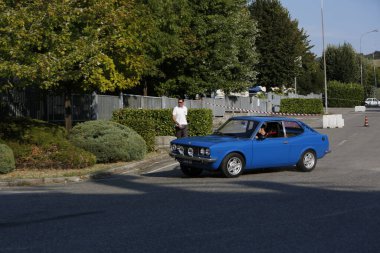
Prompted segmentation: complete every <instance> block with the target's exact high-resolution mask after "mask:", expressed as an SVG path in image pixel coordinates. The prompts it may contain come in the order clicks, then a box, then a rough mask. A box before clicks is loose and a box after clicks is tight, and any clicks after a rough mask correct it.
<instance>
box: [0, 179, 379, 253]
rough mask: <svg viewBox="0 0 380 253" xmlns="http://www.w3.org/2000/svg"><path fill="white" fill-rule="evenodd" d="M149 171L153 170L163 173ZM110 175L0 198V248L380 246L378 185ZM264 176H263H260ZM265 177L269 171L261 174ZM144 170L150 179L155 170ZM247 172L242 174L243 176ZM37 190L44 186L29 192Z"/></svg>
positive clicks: (221, 249)
mask: <svg viewBox="0 0 380 253" xmlns="http://www.w3.org/2000/svg"><path fill="white" fill-rule="evenodd" d="M165 173H167V172H162V173H157V175H158V176H167V175H166V174H165ZM174 173H175V175H174V174H173V175H171V176H169V178H168V179H167V180H166V181H165V183H163V182H162V181H152V180H149V178H147V177H139V176H131V175H120V176H118V177H117V178H110V179H105V180H96V181H94V182H91V183H82V184H73V185H71V187H70V186H69V187H68V189H66V188H65V187H62V188H57V187H50V188H49V187H41V188H38V189H37V191H36V192H33V191H34V190H35V189H34V188H33V190H32V191H29V192H28V191H25V192H22V191H21V192H18V193H15V194H0V203H2V208H1V209H0V217H1V222H0V238H1V242H2V250H3V251H4V252H25V249H29V250H27V251H30V252H53V251H54V252H292V253H293V252H310V251H312V252H355V253H356V252H379V250H380V243H379V241H378V235H379V234H380V215H378V214H379V211H380V204H379V201H378V200H379V199H380V198H379V197H380V194H379V191H377V190H376V191H375V190H373V189H367V191H363V189H361V190H362V191H361V192H359V191H358V190H359V189H339V188H338V187H336V186H334V185H330V186H326V185H322V184H321V185H316V183H314V184H312V185H311V184H309V183H308V182H307V180H306V179H305V181H303V182H298V183H297V184H286V183H278V182H269V181H259V180H252V177H244V176H243V177H239V178H236V179H224V178H219V177H218V176H206V177H204V178H181V176H178V175H180V172H179V171H175V172H174ZM265 173H268V172H265ZM269 173H272V172H269ZM157 175H150V176H153V177H155V176H157ZM248 178H250V179H249V180H248ZM38 190H43V192H41V191H38Z"/></svg>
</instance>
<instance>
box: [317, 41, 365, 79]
mask: <svg viewBox="0 0 380 253" xmlns="http://www.w3.org/2000/svg"><path fill="white" fill-rule="evenodd" d="M359 61H360V58H359V57H358V56H357V54H356V52H355V50H354V49H353V48H352V46H351V45H350V44H349V43H344V44H343V45H339V46H334V45H328V46H327V48H326V74H327V79H328V80H336V81H339V82H342V83H358V82H359V83H360V62H359ZM322 63H323V62H322V60H321V65H322Z"/></svg>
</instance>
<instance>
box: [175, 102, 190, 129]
mask: <svg viewBox="0 0 380 253" xmlns="http://www.w3.org/2000/svg"><path fill="white" fill-rule="evenodd" d="M173 116H174V117H175V121H176V122H177V123H178V124H179V125H187V120H186V116H187V107H186V106H182V107H179V106H176V107H174V109H173Z"/></svg>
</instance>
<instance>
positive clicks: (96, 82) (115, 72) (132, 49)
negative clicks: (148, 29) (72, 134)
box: [0, 0, 147, 129]
mask: <svg viewBox="0 0 380 253" xmlns="http://www.w3.org/2000/svg"><path fill="white" fill-rule="evenodd" d="M0 6H1V9H2V11H1V13H0V33H1V37H0V45H1V47H0V77H1V78H2V80H6V83H7V84H10V85H8V86H11V87H12V86H13V87H16V86H21V87H24V86H26V85H29V84H34V85H37V86H39V87H41V88H44V89H50V90H51V89H54V88H56V89H60V90H62V91H63V92H64V93H65V108H66V110H65V112H66V115H65V121H66V128H68V129H69V128H71V114H70V112H71V110H70V107H71V101H70V99H71V93H72V92H73V91H82V90H87V89H96V90H100V91H102V92H104V91H113V90H115V89H117V88H127V87H132V86H134V85H136V84H138V82H139V79H140V77H141V75H142V73H143V72H144V70H145V69H146V67H147V64H146V59H145V58H144V56H143V54H142V50H143V45H142V44H141V42H140V39H139V36H141V33H144V31H140V29H139V22H141V20H139V13H138V12H137V11H135V9H134V2H133V0H124V1H118V0H109V1H101V0H91V1H76V0H67V1H60V0H53V1H45V0H36V1H16V0H10V1H5V0H0ZM3 83H5V82H3Z"/></svg>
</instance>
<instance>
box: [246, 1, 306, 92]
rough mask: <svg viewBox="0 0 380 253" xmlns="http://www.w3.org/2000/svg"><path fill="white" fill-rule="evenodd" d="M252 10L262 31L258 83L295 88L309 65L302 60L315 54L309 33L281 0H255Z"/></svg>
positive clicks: (258, 42) (259, 41)
mask: <svg viewBox="0 0 380 253" xmlns="http://www.w3.org/2000/svg"><path fill="white" fill-rule="evenodd" d="M249 9H250V12H251V15H252V17H253V18H254V19H255V20H257V22H258V28H259V31H260V32H259V37H258V38H257V43H256V46H257V50H258V52H259V54H260V63H259V64H258V66H257V71H258V72H259V74H258V84H259V85H263V86H266V87H267V88H269V87H273V86H285V87H292V86H293V83H294V78H295V77H296V76H298V75H300V74H301V73H302V71H303V70H302V68H303V66H306V65H305V63H302V64H300V60H302V61H304V60H306V59H309V58H310V56H311V55H310V48H311V47H310V46H309V41H308V36H307V35H306V33H305V31H304V30H303V29H301V30H299V29H298V21H297V20H291V18H290V15H289V12H288V11H287V10H286V9H285V8H284V7H282V5H281V3H280V2H279V1H278V0H256V1H252V2H251V4H250V6H249ZM308 54H309V55H308ZM311 62H312V61H310V63H311Z"/></svg>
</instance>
